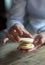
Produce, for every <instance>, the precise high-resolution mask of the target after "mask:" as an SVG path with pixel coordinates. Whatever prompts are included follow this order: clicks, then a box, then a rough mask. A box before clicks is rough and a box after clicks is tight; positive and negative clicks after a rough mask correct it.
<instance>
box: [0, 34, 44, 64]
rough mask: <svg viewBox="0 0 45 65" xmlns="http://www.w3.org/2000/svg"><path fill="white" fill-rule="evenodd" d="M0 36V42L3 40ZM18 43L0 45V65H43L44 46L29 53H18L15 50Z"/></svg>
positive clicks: (0, 35)
mask: <svg viewBox="0 0 45 65" xmlns="http://www.w3.org/2000/svg"><path fill="white" fill-rule="evenodd" d="M2 34H3V33H1V34H0V42H1V40H2V39H3V35H2ZM18 45H19V44H18V43H13V42H7V43H6V45H5V46H2V45H1V44H0V65H45V46H41V47H40V48H38V49H37V50H35V51H33V52H29V53H25V54H24V53H20V52H19V51H18V50H17V46H18Z"/></svg>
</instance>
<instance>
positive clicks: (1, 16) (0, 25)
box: [0, 0, 7, 31]
mask: <svg viewBox="0 0 45 65" xmlns="http://www.w3.org/2000/svg"><path fill="white" fill-rule="evenodd" d="M5 14H6V10H5V5H4V0H0V31H1V30H3V29H5V28H6V20H7V19H6V17H5Z"/></svg>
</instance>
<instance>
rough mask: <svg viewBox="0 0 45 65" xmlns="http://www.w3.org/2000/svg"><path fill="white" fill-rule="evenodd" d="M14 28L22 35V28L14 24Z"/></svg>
mask: <svg viewBox="0 0 45 65" xmlns="http://www.w3.org/2000/svg"><path fill="white" fill-rule="evenodd" d="M15 29H16V31H17V32H18V33H19V34H20V35H23V31H22V28H21V27H20V26H19V25H15Z"/></svg>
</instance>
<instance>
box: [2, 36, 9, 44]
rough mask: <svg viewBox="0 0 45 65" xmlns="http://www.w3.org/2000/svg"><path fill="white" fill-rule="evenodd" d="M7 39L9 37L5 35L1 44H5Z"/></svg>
mask: <svg viewBox="0 0 45 65" xmlns="http://www.w3.org/2000/svg"><path fill="white" fill-rule="evenodd" d="M8 40H9V38H7V37H6V38H4V39H3V40H2V44H3V45H5V43H6V42H7V41H8Z"/></svg>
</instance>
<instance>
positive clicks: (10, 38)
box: [7, 33, 16, 42]
mask: <svg viewBox="0 0 45 65" xmlns="http://www.w3.org/2000/svg"><path fill="white" fill-rule="evenodd" d="M7 37H8V38H9V40H11V41H12V42H16V38H15V37H14V36H13V35H12V34H10V33H8V35H7Z"/></svg>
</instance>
